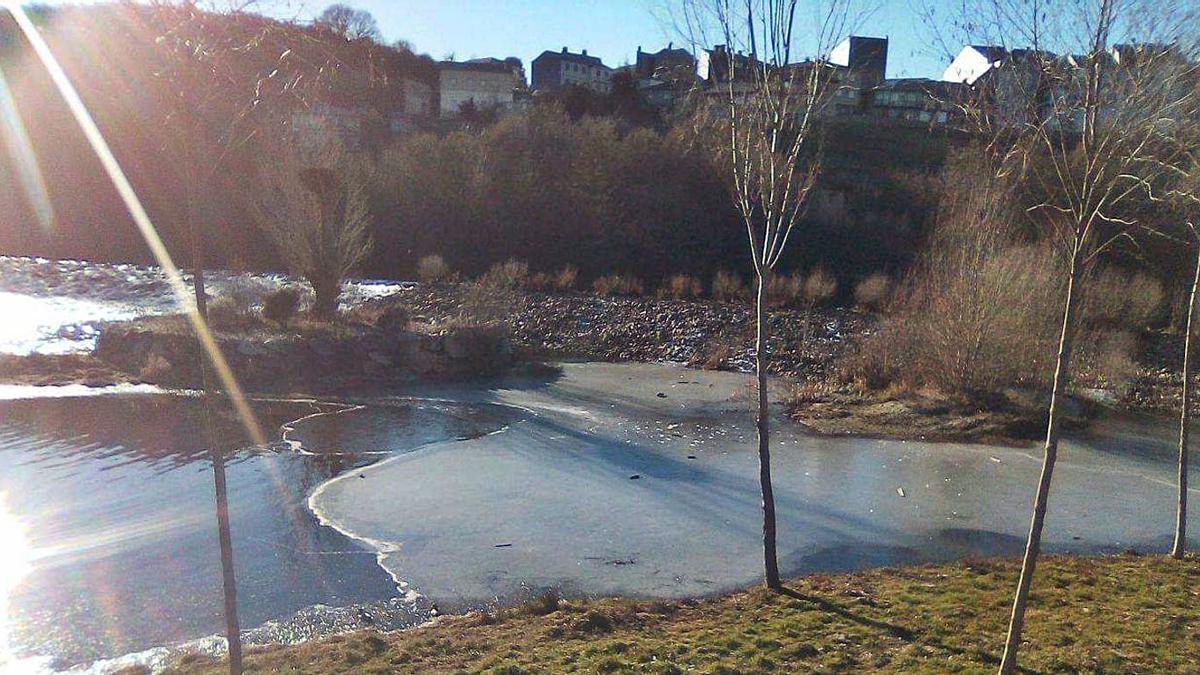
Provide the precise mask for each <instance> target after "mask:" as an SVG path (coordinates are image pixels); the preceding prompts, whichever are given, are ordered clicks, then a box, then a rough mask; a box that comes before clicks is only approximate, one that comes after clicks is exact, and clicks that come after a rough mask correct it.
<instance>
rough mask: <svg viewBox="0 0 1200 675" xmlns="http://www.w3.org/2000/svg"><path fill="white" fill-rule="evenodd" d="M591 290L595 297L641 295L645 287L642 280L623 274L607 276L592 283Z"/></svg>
mask: <svg viewBox="0 0 1200 675" xmlns="http://www.w3.org/2000/svg"><path fill="white" fill-rule="evenodd" d="M592 290H593V291H595V292H596V294H597V295H630V296H633V295H642V294H643V293H645V287H644V286H643V285H642V280H641V279H638V278H637V277H634V276H629V275H623V274H608V275H605V276H602V277H599V278H598V279H596V280H595V281H593V282H592Z"/></svg>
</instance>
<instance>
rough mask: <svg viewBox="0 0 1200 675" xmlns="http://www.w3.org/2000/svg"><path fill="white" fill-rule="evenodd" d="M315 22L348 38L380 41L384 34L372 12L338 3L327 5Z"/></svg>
mask: <svg viewBox="0 0 1200 675" xmlns="http://www.w3.org/2000/svg"><path fill="white" fill-rule="evenodd" d="M314 23H316V24H318V25H321V26H325V27H326V28H328V29H329V30H331V31H333V32H334V33H337V34H338V35H341V36H342V37H344V38H346V39H347V40H359V39H364V38H365V39H367V40H373V41H375V42H378V41H379V39H380V37H381V36H382V34H381V33H380V32H379V24H378V23H377V22H376V21H375V17H374V16H371V13H370V12H368V11H366V10H363V9H354V8H353V7H351V6H349V5H343V4H341V3H336V4H333V5H330V6H328V7H326V8H325V9H324V10H323V11H322V12H321V13H320V15H318V16H317V18H316V20H315V21H314Z"/></svg>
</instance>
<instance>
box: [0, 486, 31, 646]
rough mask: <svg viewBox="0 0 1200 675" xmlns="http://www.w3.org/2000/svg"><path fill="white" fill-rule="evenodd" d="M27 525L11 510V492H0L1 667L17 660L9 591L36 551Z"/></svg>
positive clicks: (27, 568)
mask: <svg viewBox="0 0 1200 675" xmlns="http://www.w3.org/2000/svg"><path fill="white" fill-rule="evenodd" d="M25 529H26V527H25V525H24V524H23V523H22V522H21V521H20V520H18V519H17V517H16V516H15V515H13V513H12V512H11V511H9V509H8V495H7V494H5V493H4V492H0V668H2V669H7V668H9V667H11V666H13V665H14V664H15V663H16V662H17V658H16V656H15V655H14V654H13V653H12V650H11V646H10V644H9V616H8V603H9V600H8V598H9V594H11V593H12V592H13V590H14V589H16V587H17V584H19V583H20V582H21V580H22V579H24V578H25V575H26V574H28V573H29V568H30V563H31V562H32V558H33V551H32V549H30V547H29V542H28V540H27V539H26V536H25Z"/></svg>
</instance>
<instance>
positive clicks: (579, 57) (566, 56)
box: [534, 47, 604, 66]
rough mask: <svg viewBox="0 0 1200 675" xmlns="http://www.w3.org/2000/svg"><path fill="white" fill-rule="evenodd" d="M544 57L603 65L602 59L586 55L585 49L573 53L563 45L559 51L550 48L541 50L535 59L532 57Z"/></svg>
mask: <svg viewBox="0 0 1200 675" xmlns="http://www.w3.org/2000/svg"><path fill="white" fill-rule="evenodd" d="M546 58H551V59H559V60H562V61H571V62H573V63H582V64H586V65H589V66H603V65H604V63H603V62H602V61H600V59H599V58H597V57H595V56H588V53H587V50H586V49H585V50H583V52H582V53H580V54H575V53H573V52H571V51H569V50H568V49H567V48H566V47H563V48H562V51H561V52H552V51H550V50H546V51H544V52H542V53H541V54H540V55H539V56H538V57H537V58H536V59H534V61H541V60H542V59H546Z"/></svg>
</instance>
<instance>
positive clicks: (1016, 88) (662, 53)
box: [305, 35, 1168, 134]
mask: <svg viewBox="0 0 1200 675" xmlns="http://www.w3.org/2000/svg"><path fill="white" fill-rule="evenodd" d="M888 47H889V42H888V38H887V37H866V36H857V35H852V36H849V37H847V38H846V39H844V40H843V41H842V42H841V43H839V44H838V45H837V46H836V47H834V49H833V50H832V51H831V52H830V53H829V54H828V56H827V57H826V58H823V59H819V60H807V61H803V62H800V63H796V64H791V65H788V66H785V68H786V69H787V70H788V71H790V72H789V73H788V77H789V78H792V80H793V81H796V80H802V79H803V78H804V77H806V76H807V75H809V74H812V73H813V72H814V71H813V70H812V69H822V70H821V71H820V74H822V75H823V76H825V77H827V78H828V82H829V83H830V85H831V86H830V87H829V89H828V91H829V92H830V93H829V95H828V96H827V97H826V98H825V99H824V100H823V101H821V102H820V106H821V107H820V110H819V111H818V113H819V114H820V115H822V116H825V117H837V118H854V117H860V118H861V117H866V118H877V119H883V120H889V121H892V122H895V123H909V124H924V125H944V124H951V123H956V122H958V121H960V119H961V118H962V116H963V115H964V110H965V109H966V107H967V106H966V105H965V104H967V103H972V104H975V105H974V106H973V107H974V108H975V109H980V106H979V105H978V104H981V103H983V104H986V105H985V107H986V109H987V110H988V111H989V114H991V115H992V116H993V118H994V120H995V121H996V122H998V123H1000V124H1013V123H1019V122H1021V121H1024V120H1027V119H1028V118H1029V117H1030V116H1034V115H1036V116H1039V119H1051V118H1052V119H1055V120H1056V121H1057V122H1058V123H1061V124H1064V125H1073V124H1077V123H1078V120H1076V119H1074V117H1073V114H1072V113H1070V112H1068V113H1066V114H1064V113H1063V112H1062V111H1061V110H1059V111H1055V110H1053V109H1054V108H1055V107H1061V105H1062V102H1063V101H1064V100H1068V99H1069V95H1068V92H1065V91H1064V88H1067V87H1069V86H1070V85H1071V83H1073V82H1076V81H1077V78H1078V77H1079V73H1080V72H1082V69H1083V67H1084V66H1085V65H1086V63H1087V60H1086V59H1085V58H1084V57H1079V56H1069V55H1068V56H1057V55H1054V54H1050V53H1048V52H1044V51H1033V50H1021V49H1016V50H1008V49H1005V48H1003V47H999V46H988V45H968V46H965V47H963V48H962V50H961V51H960V52H959V53H958V55H957V56H956V57H955V58H954V59H953V60H952V61H951V63H950V64H949V65H948V66H947V68H946V70H945V72H944V73H943V76H942V78H941V79H940V80H934V79H929V78H895V79H889V78H888V77H887V66H888ZM1147 49H1148V48H1147V47H1146V46H1140V47H1131V46H1117V47H1114V48H1113V49H1112V50H1111V51H1110V53H1108V54H1106V55H1104V56H1103V57H1102V58H1107V59H1109V60H1111V61H1112V62H1113V63H1114V64H1119V65H1125V64H1129V63H1133V62H1136V60H1137V59H1138V58H1139V56H1138V55H1139V54H1145V53H1146V51H1147ZM1151 49H1156V48H1151ZM1157 49H1159V51H1160V52H1161V51H1163V50H1167V49H1168V48H1166V47H1161V48H1157ZM435 65H436V71H437V82H436V85H433V84H429V83H425V82H415V81H407V80H406V81H404V82H403V83H401V85H402V86H403V87H404V97H403V99H404V105H403V107H402V109H399V110H395V111H393V113H392V115H391V118H390V119H389V120H387V124H386V125H387V126H388V127H389V128H390V129H391V131H393V132H397V133H402V132H404V131H407V130H409V129H411V128H413V127H415V126H420V125H421V124H422V123H425V122H428V121H429V120H431V119H434V118H438V117H443V118H445V117H453V116H456V115H460V114H462V113H464V112H466V111H469V110H480V111H483V110H489V111H499V112H503V111H508V110H512V109H515V108H519V107H522V106H523V105H525V104H526V103H527V102H528V101H530V100H532V98H533V97H535V96H537V95H539V94H540V93H544V92H551V91H554V90H561V89H565V88H570V87H582V88H584V89H587V90H590V91H592V92H594V93H596V94H598V95H607V94H610V93H611V92H612V91H613V87H614V82H616V81H617V79H618V78H624V82H625V83H627V84H628V85H631V86H632V87H633V89H634V90H635V91H636V93H637V95H638V96H639V97H640V98H641V100H642V101H643V102H644V103H645V104H647V105H650V106H652V107H655V108H659V109H664V110H670V109H672V108H674V107H676V106H677V105H678V104H679V103H680V102H681V101H682V100H685V99H688V100H691V101H693V102H694V101H696V100H697V99H699V100H701V101H703V100H704V98H705V97H707V98H708V100H709V101H710V103H711V104H712V105H714V106H717V105H724V104H725V103H724V101H726V99H725V97H726V95H727V94H728V92H729V87H730V86H732V87H733V88H734V89H735V90H736V89H740V90H742V91H744V92H747V93H748V92H750V91H751V90H752V89H753V86H754V85H753V79H754V77H753V73H754V71H755V69H757V68H761V64H760V63H758V62H756V60H755V59H754V57H753V56H749V55H745V54H742V53H730V52H729V51H728V50H727V48H726V47H725V46H723V45H718V46H716V47H714V48H713V49H711V50H705V51H702V52H701V53H700V54H699V57H698V58H697V57H696V56H693V54H692V52H690V51H688V50H687V49H681V48H677V47H675V46H674V45H673V44H668V45H667V46H666V47H665V48H663V49H660V50H659V51H656V52H647V51H643V50H642V48H641V46H639V47H638V49H637V56H636V59H635V61H634V63H632V64H629V65H626V66H622V67H620V68H615V69H614V68H610V67H608V66H606V65H605V64H604V63H603V61H601V59H599V58H597V57H595V56H592V55H589V54H588V52H587V50H586V49H584V50H582V51H581V52H579V53H576V52H572V51H570V50H569V49H568V48H567V47H563V48H562V49H561V50H559V51H545V52H542V54H541V55H539V56H538V57H537V58H535V59H534V60H533V62H532V64H531V65H532V73H531V78H530V80H529V82H528V84H527V82H526V76H525V69H524V65H523V64H522V62H521V60H520V59H518V58H515V57H509V58H505V59H496V58H481V59H472V60H469V61H453V60H447V61H441V62H438V63H436V64H435ZM1068 108H1069V105H1068ZM305 114H307V115H309V116H310V117H314V118H320V119H321V120H323V121H324V122H328V121H330V120H332V121H333V123H334V125H335V126H337V127H338V128H340V129H343V131H345V132H347V133H349V134H355V133H359V131H361V130H360V129H359V127H361V126H362V121H361V119H360V117H359V116H356V115H355V114H353V113H352V112H349V111H341V110H335V109H331V108H329V107H328V106H327V107H326V108H322V109H318V110H311V111H307V112H306V113H305Z"/></svg>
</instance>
